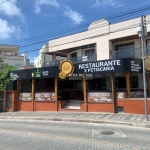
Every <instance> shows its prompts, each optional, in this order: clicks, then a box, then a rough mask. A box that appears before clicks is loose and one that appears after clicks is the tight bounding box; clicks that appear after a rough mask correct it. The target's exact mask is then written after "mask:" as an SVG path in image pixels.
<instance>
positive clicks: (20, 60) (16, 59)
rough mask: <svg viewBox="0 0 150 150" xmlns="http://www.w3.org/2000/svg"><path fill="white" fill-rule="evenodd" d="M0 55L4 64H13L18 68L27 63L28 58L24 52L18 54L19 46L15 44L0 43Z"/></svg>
mask: <svg viewBox="0 0 150 150" xmlns="http://www.w3.org/2000/svg"><path fill="white" fill-rule="evenodd" d="M0 57H1V58H2V59H3V63H4V64H9V65H12V66H14V68H15V69H19V67H20V66H24V65H25V64H26V65H28V63H29V58H28V56H26V54H22V55H21V56H19V46H15V45H4V44H3V45H2V44H1V45H0Z"/></svg>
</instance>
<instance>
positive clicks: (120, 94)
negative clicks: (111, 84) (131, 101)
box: [116, 92, 127, 99]
mask: <svg viewBox="0 0 150 150" xmlns="http://www.w3.org/2000/svg"><path fill="white" fill-rule="evenodd" d="M116 98H119V99H124V98H127V92H116Z"/></svg>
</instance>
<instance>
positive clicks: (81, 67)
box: [10, 58, 142, 80]
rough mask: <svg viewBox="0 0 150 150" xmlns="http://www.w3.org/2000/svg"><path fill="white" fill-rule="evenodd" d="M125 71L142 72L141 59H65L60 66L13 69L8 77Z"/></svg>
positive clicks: (18, 78) (90, 75)
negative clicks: (89, 60) (85, 60)
mask: <svg viewBox="0 0 150 150" xmlns="http://www.w3.org/2000/svg"><path fill="white" fill-rule="evenodd" d="M126 72H132V73H142V60H141V59H136V58H122V59H108V60H101V61H94V62H82V63H76V64H72V62H70V61H69V60H65V61H63V62H62V63H61V65H60V66H50V67H42V68H32V69H25V70H15V71H13V72H11V73H10V77H11V79H12V80H25V79H37V78H55V77H58V76H59V77H60V78H62V79H64V78H66V77H68V76H70V75H71V76H73V77H74V78H80V77H81V78H82V77H83V76H86V77H87V78H92V77H93V76H94V75H102V74H110V73H126Z"/></svg>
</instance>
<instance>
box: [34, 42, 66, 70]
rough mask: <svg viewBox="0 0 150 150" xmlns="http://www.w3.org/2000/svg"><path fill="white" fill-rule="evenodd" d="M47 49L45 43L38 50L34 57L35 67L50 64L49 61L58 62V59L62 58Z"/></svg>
mask: <svg viewBox="0 0 150 150" xmlns="http://www.w3.org/2000/svg"><path fill="white" fill-rule="evenodd" d="M48 50H49V48H48V45H47V44H45V45H44V46H43V47H42V48H41V50H40V51H39V55H38V56H37V57H35V58H34V66H35V67H36V68H37V67H44V66H48V65H50V63H49V62H51V64H53V61H54V62H55V63H57V64H58V62H59V61H60V60H62V59H64V58H63V57H60V56H55V55H51V54H49V51H48ZM65 56H66V55H65Z"/></svg>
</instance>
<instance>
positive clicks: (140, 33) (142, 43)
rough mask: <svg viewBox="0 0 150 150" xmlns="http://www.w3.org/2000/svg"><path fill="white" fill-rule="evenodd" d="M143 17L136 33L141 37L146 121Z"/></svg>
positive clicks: (145, 100)
mask: <svg viewBox="0 0 150 150" xmlns="http://www.w3.org/2000/svg"><path fill="white" fill-rule="evenodd" d="M144 18H145V16H144V17H143V16H142V17H141V23H140V26H139V27H138V28H137V33H138V34H139V37H141V45H142V61H143V85H144V104H145V118H146V121H148V108H147V91H146V78H145V77H146V74H145V54H144V41H145V37H146V36H147V27H146V25H144V21H143V19H144Z"/></svg>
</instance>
